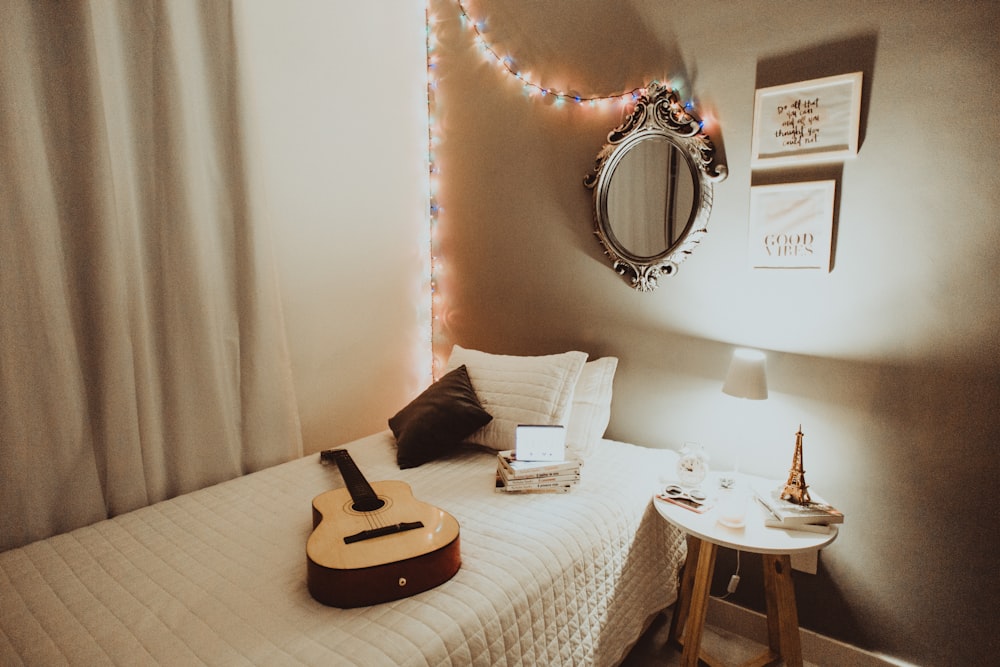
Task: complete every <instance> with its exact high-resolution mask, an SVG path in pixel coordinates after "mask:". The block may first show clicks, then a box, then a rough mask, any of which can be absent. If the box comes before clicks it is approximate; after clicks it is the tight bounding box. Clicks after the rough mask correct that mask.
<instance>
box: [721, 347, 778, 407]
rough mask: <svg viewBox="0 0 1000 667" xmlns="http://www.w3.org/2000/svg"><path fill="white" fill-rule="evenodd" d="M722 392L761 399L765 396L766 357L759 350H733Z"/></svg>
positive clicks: (753, 399) (739, 396)
mask: <svg viewBox="0 0 1000 667" xmlns="http://www.w3.org/2000/svg"><path fill="white" fill-rule="evenodd" d="M722 393H724V394H729V395H730V396H735V397H736V398H748V399H750V400H752V401H762V400H764V399H765V398H767V359H766V358H765V357H764V353H763V352H761V351H760V350H748V349H745V348H738V349H736V350H733V359H732V361H730V362H729V371H728V372H727V373H726V380H725V382H723V383H722Z"/></svg>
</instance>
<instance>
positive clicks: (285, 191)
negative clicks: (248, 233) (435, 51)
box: [234, 0, 431, 452]
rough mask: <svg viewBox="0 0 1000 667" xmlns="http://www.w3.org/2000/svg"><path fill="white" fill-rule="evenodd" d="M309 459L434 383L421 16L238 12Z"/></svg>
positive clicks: (319, 2) (416, 5)
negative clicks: (432, 372)
mask: <svg viewBox="0 0 1000 667" xmlns="http://www.w3.org/2000/svg"><path fill="white" fill-rule="evenodd" d="M234 10H235V19H236V27H237V30H238V33H239V35H240V38H241V39H240V40H239V41H240V44H241V46H242V53H241V56H242V61H241V67H242V71H243V73H244V75H245V79H246V82H247V89H246V94H247V99H248V104H247V108H248V110H249V111H248V113H249V114H250V120H251V121H252V128H253V129H252V133H253V135H254V137H253V141H255V143H256V146H255V147H256V150H255V151H254V152H253V153H252V155H251V159H252V165H251V166H252V168H253V171H254V175H255V178H256V182H257V183H258V184H259V187H260V189H261V191H260V193H259V196H261V197H262V199H263V200H264V202H265V205H266V207H267V210H268V211H269V212H270V214H271V217H272V220H273V223H274V224H273V228H274V235H273V238H272V243H273V250H274V254H275V257H276V259H277V263H278V268H279V274H280V276H279V277H280V282H281V285H280V286H281V293H282V299H283V305H284V315H285V322H286V328H287V332H288V345H289V348H290V353H291V358H292V365H293V374H294V384H295V388H296V392H297V395H298V403H299V411H300V418H301V422H302V432H303V443H304V447H305V450H306V452H314V451H318V450H320V449H324V448H328V447H332V446H335V445H338V444H341V443H343V442H346V441H349V440H352V439H354V438H357V437H360V436H363V435H367V434H370V433H373V432H375V431H380V430H383V429H385V428H387V426H386V420H387V419H388V417H390V416H392V415H393V414H395V412H396V411H397V410H398V409H399V408H400V407H402V406H403V405H405V404H406V402H407V401H409V400H410V399H411V398H412V397H413V396H414V395H415V394H416V393H418V392H419V391H420V390H422V389H423V388H424V387H425V386H426V385H427V383H428V382H429V381H430V367H431V366H430V350H429V337H430V324H429V317H430V292H429V286H428V282H427V278H426V276H427V274H428V270H429V269H428V262H429V260H428V253H427V248H428V243H429V241H428V239H427V236H428V228H427V206H428V204H427V166H426V164H427V89H426V64H425V63H426V57H425V37H424V35H425V30H424V26H425V10H424V4H423V3H422V2H419V1H416V0H391V1H382V2H347V1H343V0H336V1H333V2H331V1H330V0H292V1H289V2H280V3H279V2H239V3H234Z"/></svg>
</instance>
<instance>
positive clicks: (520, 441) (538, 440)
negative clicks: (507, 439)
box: [514, 424, 566, 461]
mask: <svg viewBox="0 0 1000 667" xmlns="http://www.w3.org/2000/svg"><path fill="white" fill-rule="evenodd" d="M514 435H515V438H514V442H515V450H514V456H515V457H516V458H517V460H518V461H563V460H565V459H566V428H565V427H563V426H558V425H551V426H549V425H541V424H518V426H517V430H516V431H515V434H514Z"/></svg>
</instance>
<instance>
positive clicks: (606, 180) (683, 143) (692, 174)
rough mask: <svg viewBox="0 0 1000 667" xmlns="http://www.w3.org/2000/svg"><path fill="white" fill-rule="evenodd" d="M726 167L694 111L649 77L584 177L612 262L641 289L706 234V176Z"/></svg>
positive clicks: (714, 179)
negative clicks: (633, 106) (591, 194)
mask: <svg viewBox="0 0 1000 667" xmlns="http://www.w3.org/2000/svg"><path fill="white" fill-rule="evenodd" d="M727 173H728V170H727V169H726V166H725V165H724V164H718V163H716V161H715V147H714V146H713V145H712V141H711V139H709V137H708V135H707V134H705V133H703V132H702V131H701V122H700V121H699V120H698V118H697V117H695V115H694V114H693V113H692V112H691V111H690V110H688V109H685V107H684V105H683V104H681V102H680V101H679V100H678V98H677V95H676V93H674V91H672V90H670V89H669V88H667V87H666V86H664V85H662V84H660V83H657V82H653V83H652V84H650V85H649V87H648V88H647V89H646V90H645V92H644V93H643V94H642V95H641V96H640V97H639V98H638V100H637V101H636V104H635V109H633V110H632V113H631V114H629V117H628V118H626V119H625V122H623V123H622V124H621V125H620V126H618V127H617V128H615V129H614V130H612V131H611V132H610V133H609V134H608V142H607V143H606V144H605V145H604V147H603V148H602V149H601V152H600V153H598V154H597V161H596V163H595V165H594V170H593V172H592V173H590V174H588V175H587V177H586V178H585V179H584V181H583V183H584V185H585V186H587V187H588V188H590V189H591V190H593V191H594V234H595V235H596V236H597V238H598V239H599V240H600V242H601V245H602V246H604V253H605V254H606V255H607V256H608V257H609V258H610V259H611V266H612V268H613V269H614V270H615V271H617V272H618V274H619V275H621V276H624V277H625V278H626V279H628V280H629V281H630V282H631V284H632V287H634V288H636V289H638V290H640V291H643V292H647V291H650V290H653V289H656V286H657V283H658V280H659V277H660V276H661V275H665V276H670V275H673V274H674V273H676V272H677V266H678V265H679V264H680V263H681V262H683V261H684V260H685V259H687V256H688V255H690V254H691V252H692V251H693V250H694V248H695V246H697V245H698V243H699V242H700V241H701V237H702V236H704V235H705V234H706V232H707V227H708V217H709V214H710V213H711V211H712V184H713V183H718V182H720V181H722V180H724V179H725V178H726V175H727Z"/></svg>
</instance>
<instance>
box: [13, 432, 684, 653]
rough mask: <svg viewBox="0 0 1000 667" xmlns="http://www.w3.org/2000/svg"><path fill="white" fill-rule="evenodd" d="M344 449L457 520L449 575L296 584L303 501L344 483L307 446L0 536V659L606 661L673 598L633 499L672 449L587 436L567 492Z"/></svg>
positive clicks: (465, 461) (652, 525)
mask: <svg viewBox="0 0 1000 667" xmlns="http://www.w3.org/2000/svg"><path fill="white" fill-rule="evenodd" d="M346 447H347V449H348V450H349V451H350V453H351V456H352V458H353V459H354V461H355V462H356V463H357V465H358V467H359V468H360V469H361V471H362V472H363V474H364V475H365V477H366V478H367V479H368V480H369V481H378V480H388V479H398V480H402V481H405V482H407V483H408V484H410V486H411V487H412V490H413V494H414V496H415V498H416V499H418V500H420V501H423V502H426V503H430V504H432V505H435V506H437V507H440V508H441V509H444V510H445V511H447V512H449V513H451V514H452V515H453V516H455V517H456V518H457V519H458V521H459V524H460V530H461V538H460V539H461V555H462V566H461V569H460V570H459V571H458V573H457V574H456V575H455V576H454V577H453V578H451V579H450V580H449V581H447V582H445V583H444V584H441V585H440V586H438V587H436V588H433V589H431V590H428V591H425V592H422V593H419V594H416V595H414V596H412V597H408V598H404V599H401V600H396V601H394V602H388V603H383V604H378V605H374V606H370V607H362V608H357V609H337V608H333V607H327V606H324V605H322V604H320V603H318V602H316V601H315V600H313V599H312V597H310V595H309V592H308V590H307V587H306V553H305V544H306V540H307V538H308V537H309V534H310V533H311V531H312V509H311V501H312V498H313V497H314V496H316V495H317V494H319V493H322V492H323V491H326V490H329V489H331V488H335V487H339V486H342V485H343V482H342V480H341V477H340V474H339V472H338V471H337V469H336V467H335V466H324V465H320V464H319V461H318V456H317V455H312V456H307V457H305V458H302V459H298V460H295V461H291V462H288V463H285V464H282V465H279V466H275V467H273V468H269V469H267V470H264V471H261V472H257V473H253V474H250V475H246V476H244V477H241V478H239V479H235V480H231V481H229V482H225V483H222V484H218V485H216V486H212V487H209V488H206V489H202V490H200V491H196V492H194V493H190V494H187V495H184V496H180V497H178V498H174V499H171V500H168V501H165V502H161V503H158V504H155V505H152V506H149V507H145V508H142V509H140V510H136V511H134V512H130V513H128V514H124V515H121V516H118V517H116V518H114V519H110V520H107V521H102V522H99V523H96V524H93V525H91V526H87V527H85V528H81V529H78V530H75V531H73V532H70V533H66V534H63V535H58V536H55V537H52V538H49V539H46V540H42V541H39V542H35V543H32V544H29V545H26V546H24V547H21V548H18V549H13V550H10V551H7V552H4V553H0V664H3V665H17V664H28V665H57V664H86V665H98V664H129V665H137V664H164V665H192V664H210V665H248V664H254V665H261V664H267V665H281V664H289V665H318V664H324V665H534V664H538V665H574V666H578V665H611V664H616V663H617V662H619V661H620V660H621V659H622V658H623V657H624V653H625V652H626V651H627V650H628V647H629V646H630V644H631V643H632V642H634V641H635V640H636V638H638V636H639V635H640V634H641V632H642V630H643V627H644V625H645V624H646V623H647V622H648V620H649V619H650V618H651V617H652V616H653V615H655V613H656V612H658V611H660V610H662V609H664V608H665V607H667V606H668V605H669V604H671V603H672V602H673V600H674V598H675V591H676V582H677V571H678V568H679V567H680V565H681V563H682V562H683V557H684V555H685V551H684V549H685V547H684V541H683V538H682V535H680V534H679V533H678V532H676V530H675V529H673V528H671V527H670V526H669V525H668V524H667V523H666V522H665V521H663V520H662V519H661V518H659V515H658V514H657V513H656V511H655V510H654V509H653V508H652V505H651V502H650V499H651V497H652V493H653V491H654V490H655V487H656V485H657V484H658V481H659V477H660V475H661V474H662V473H663V472H665V471H667V470H672V469H673V458H672V457H673V456H674V454H673V452H670V451H665V450H654V449H648V448H643V447H637V446H634V445H630V444H625V443H619V442H613V441H602V442H601V443H600V446H599V447H598V448H597V450H596V452H595V453H594V454H593V455H592V456H591V457H590V458H588V459H587V461H586V463H585V465H584V468H583V471H582V480H581V482H580V484H579V485H578V486H577V487H575V488H574V489H573V490H572V491H571V492H569V493H562V494H534V495H518V494H508V493H499V492H497V491H495V489H494V472H495V468H496V457H495V455H494V454H492V453H489V452H486V451H483V450H478V449H477V450H473V449H469V450H464V451H462V452H460V453H458V454H456V455H453V456H450V457H448V458H446V459H440V460H437V461H434V462H431V463H427V464H424V465H422V466H420V467H418V468H413V469H408V470H400V469H399V468H398V466H397V465H396V462H395V444H394V441H393V438H392V434H391V433H390V432H388V431H386V432H384V433H378V434H375V435H372V436H369V437H367V438H362V439H360V440H357V441H354V442H352V443H349V444H348V445H346Z"/></svg>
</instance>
